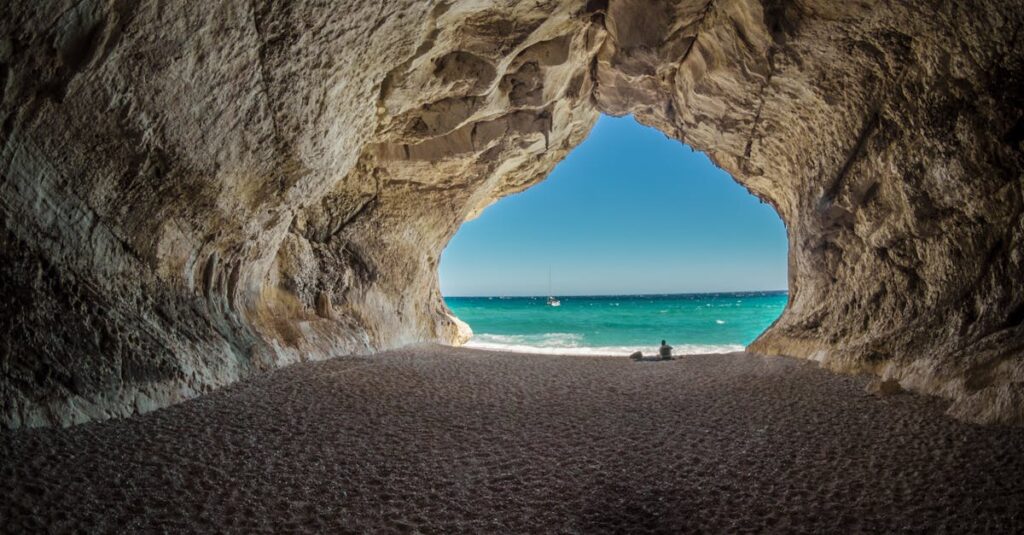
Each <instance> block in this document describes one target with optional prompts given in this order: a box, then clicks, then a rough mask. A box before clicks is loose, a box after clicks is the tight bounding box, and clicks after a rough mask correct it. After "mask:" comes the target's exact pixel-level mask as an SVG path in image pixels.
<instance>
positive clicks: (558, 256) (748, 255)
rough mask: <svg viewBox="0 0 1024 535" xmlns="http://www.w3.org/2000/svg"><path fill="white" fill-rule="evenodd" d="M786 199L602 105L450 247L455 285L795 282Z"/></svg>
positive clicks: (619, 289)
mask: <svg viewBox="0 0 1024 535" xmlns="http://www.w3.org/2000/svg"><path fill="white" fill-rule="evenodd" d="M786 247H787V245H786V229H785V227H784V226H783V225H782V221H781V220H780V219H779V216H778V215H777V214H776V213H775V210H774V209H773V208H772V207H771V206H770V205H768V204H762V203H761V201H760V200H758V199H757V198H756V197H754V196H753V195H751V194H750V193H748V192H747V190H746V189H744V188H743V187H742V186H740V185H739V184H737V183H736V182H735V181H734V180H733V179H732V178H731V177H730V176H729V175H728V173H726V172H725V171H722V170H721V169H718V168H717V167H715V165H714V164H712V163H711V161H710V160H709V159H708V158H707V156H705V155H704V154H703V153H699V152H696V151H694V150H692V149H691V148H690V147H688V146H686V145H684V144H682V143H680V142H678V141H675V140H673V139H670V138H668V137H666V136H665V135H663V134H662V133H660V132H658V131H657V130H654V129H653V128H648V127H646V126H642V125H640V124H639V123H637V122H636V121H634V120H633V118H632V117H625V118H614V117H607V116H602V117H601V118H600V119H599V120H598V122H597V125H596V126H595V127H594V129H593V131H591V133H590V136H589V137H588V138H587V139H586V140H585V141H584V142H583V143H582V144H580V146H579V147H577V148H576V149H575V150H573V151H572V152H571V153H570V154H569V155H568V157H566V159H565V160H564V161H562V162H561V163H560V164H558V166H557V167H555V170H554V171H553V172H552V173H551V175H550V176H549V177H548V178H547V179H546V180H544V181H543V182H541V183H540V184H537V185H536V186H533V187H532V188H530V189H528V190H526V191H524V192H522V193H519V194H516V195H512V196H509V197H505V198H504V199H501V200H500V201H498V202H497V203H495V204H494V205H492V206H491V207H490V208H488V209H487V210H485V211H484V213H483V214H482V215H481V216H480V217H479V218H477V219H475V220H473V221H468V222H466V223H464V224H463V225H462V228H461V229H460V230H459V232H458V233H457V234H456V235H455V238H454V239H452V241H451V243H449V244H448V247H447V248H446V249H445V251H444V254H443V255H442V257H441V267H440V277H441V292H442V293H443V294H444V295H446V296H494V295H509V296H513V295H547V293H548V268H549V266H550V269H551V272H552V285H553V290H552V292H553V293H554V294H555V295H560V296H565V295H615V294H639V293H689V292H716V291H742V290H784V289H786Z"/></svg>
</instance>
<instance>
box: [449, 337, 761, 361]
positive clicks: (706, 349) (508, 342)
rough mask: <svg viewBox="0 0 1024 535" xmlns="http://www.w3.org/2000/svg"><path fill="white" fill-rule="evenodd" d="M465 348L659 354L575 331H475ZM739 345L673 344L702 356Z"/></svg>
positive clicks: (653, 348)
mask: <svg viewBox="0 0 1024 535" xmlns="http://www.w3.org/2000/svg"><path fill="white" fill-rule="evenodd" d="M466 347H470V348H474V349H485V350H489V351H505V352H512V353H534V354H541V355H586V356H628V355H630V354H632V353H633V352H634V351H642V352H643V354H644V355H657V354H658V347H657V346H586V345H583V336H582V335H579V334H575V333H544V334H537V335H528V334H484V333H481V334H476V335H474V336H473V338H472V339H470V341H469V342H467V343H466ZM744 349H745V348H744V347H743V346H742V345H740V344H722V345H711V344H677V345H674V346H673V347H672V353H673V354H675V355H700V354H707V353H734V352H736V351H743V350H744Z"/></svg>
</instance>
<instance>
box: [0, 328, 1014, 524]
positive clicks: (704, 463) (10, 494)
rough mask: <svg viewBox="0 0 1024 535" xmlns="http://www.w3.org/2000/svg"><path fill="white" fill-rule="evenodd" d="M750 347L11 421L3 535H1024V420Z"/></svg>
mask: <svg viewBox="0 0 1024 535" xmlns="http://www.w3.org/2000/svg"><path fill="white" fill-rule="evenodd" d="M866 383H867V379H866V378H858V377H850V376H843V375H834V374H831V373H828V372H826V371H823V370H821V369H818V368H817V367H816V366H815V365H814V364H813V363H810V362H805V361H798V360H791V359H786V358H761V357H756V356H752V355H747V354H743V353H737V354H729V355H707V356H691V357H683V358H680V359H678V360H674V361H667V362H633V361H630V360H629V359H627V358H600V357H557V356H543V355H521V354H509V353H487V352H483V351H479V350H470V349H453V348H447V347H439V346H423V347H416V348H410V349H404V350H397V351H391V352H388V353H383V354H380V355H375V356H372V357H367V358H345V359H336V360H331V361H326V362H317V363H307V364H299V365H295V366H291V367H289V368H286V369H283V370H279V371H276V372H273V373H269V374H267V375H264V376H261V377H258V378H255V379H252V380H248V381H244V382H242V383H239V384H236V385H234V386H231V387H228V388H224V389H222V390H219V391H217V392H214V393H212V394H210V395H207V396H204V397H202V398H199V399H196V400H193V401H189V402H186V403H182V404H179V405H176V406H173V407H170V408H167V409H164V410H160V411H156V412H153V413H150V414H146V415H143V416H140V417H136V418H130V419H126V420H117V421H108V422H102V423H92V424H85V425H81V426H77V427H73V428H69V429H40V430H25V431H18V432H13V433H10V432H8V433H5V434H2V435H0V485H2V491H0V493H2V498H3V499H2V504H0V519H2V522H0V531H3V532H21V531H37V530H41V529H43V528H44V527H47V526H48V527H51V528H52V529H54V530H56V531H67V530H74V529H78V528H81V529H83V530H86V531H90V532H114V531H118V532H123V531H145V532H151V531H169V532H182V531H190V532H191V531H200V532H205V531H209V532H221V531H233V532H245V533H251V532H260V531H276V532H300V531H327V532H364V531H385V532H397V533H404V532H425V533H441V532H445V533H447V532H476V533H480V532H562V533H598V532H625V531H628V532H632V533H662V532H686V531H704V532H723V531H724V532H744V531H750V532H755V531H756V532H761V531H786V532H792V531H798V532H801V531H802V532H811V531H813V532H836V531H841V532H854V531H873V532H891V531H903V530H906V531H936V530H938V531H956V532H962V531H990V532H1002V533H1008V532H1013V531H1021V530H1024V477H1021V476H1022V474H1024V429H1016V428H999V427H978V426H972V425H966V424H962V423H959V422H957V421H955V420H952V419H950V418H948V417H946V416H945V415H944V414H943V410H944V408H945V404H944V402H942V401H941V400H938V399H934V398H928V397H922V396H915V395H897V396H890V397H876V396H873V395H869V394H867V393H865V391H864V387H865V385H866Z"/></svg>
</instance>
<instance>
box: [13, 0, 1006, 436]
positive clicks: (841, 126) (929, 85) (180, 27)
mask: <svg viewBox="0 0 1024 535" xmlns="http://www.w3.org/2000/svg"><path fill="white" fill-rule="evenodd" d="M1022 8H1024V5H1022V3H1021V2H1020V1H1019V0H1018V1H1003V2H1000V1H984V2H983V1H967V2H927V1H923V0H920V1H915V0H905V1H900V2H886V3H883V2H872V1H861V2H828V1H824V0H803V1H796V0H794V1H786V0H762V1H758V0H732V1H729V0H725V1H710V2H708V1H706V0H679V1H670V0H643V1H641V0H608V1H601V0H589V1H584V0H579V1H562V2H558V1H540V2H534V1H531V2H514V1H504V2H503V1H497V0H495V1H491V2H480V1H468V0H467V1H454V2H420V1H413V0H408V1H404V2H403V1H392V2H371V1H369V0H362V1H359V0H352V1H348V2H341V3H334V2H329V3H313V2H264V1H256V2H237V1H226V0H225V1H210V2H193V3H170V4H167V3H160V2H130V1H120V0H74V1H72V0H63V1H57V0H55V1H52V2H32V1H27V0H26V1H19V0H15V1H13V2H8V3H7V4H5V6H4V8H3V11H4V13H3V14H4V16H3V17H0V91H2V94H0V99H2V103H0V225H2V228H0V243H2V244H3V247H2V249H0V295H2V297H0V328H2V333H3V343H2V345H0V350H2V351H3V353H2V355H0V362H2V376H0V388H2V403H3V406H2V411H0V420H2V422H3V423H4V425H6V426H13V427H18V426H26V425H29V426H31V425H45V424H67V423H73V422H79V421H85V420H89V419H97V418H105V417H110V416H118V415H127V414H132V413H135V412H143V411H146V410H149V409H152V408H154V407H159V406H163V405H167V404H169V403H171V402H174V401H177V400H180V399H184V398H188V397H192V396H194V395H197V394H199V393H202V392H204V391H206V390H208V389H210V388H212V387H216V386H219V385H223V384H226V383H230V382H232V381H235V380H237V379H238V378H239V377H243V376H246V375H249V374H252V373H254V372H258V371H261V370H267V369H272V368H275V367H278V366H281V365H283V364H287V363H291V362H295V361H299V360H305V359H319V358H325V357H330V356H336V355H350V354H364V353H369V352H372V351H376V350H381V349H386V348H392V347H396V346H400V345H403V344H406V343H409V342H415V341H423V340H441V341H452V340H456V339H457V338H458V337H459V336H460V334H459V328H458V325H457V323H456V322H455V321H454V320H453V318H451V317H450V315H449V313H448V311H447V309H446V308H445V306H444V304H443V302H442V300H441V298H440V294H439V292H438V289H437V280H436V277H437V274H436V268H437V262H438V256H439V254H440V251H441V250H442V248H443V247H444V245H445V244H446V243H447V241H448V240H449V239H450V238H451V236H452V235H453V234H454V232H455V231H456V229H457V228H458V226H459V225H460V224H461V223H462V222H463V221H464V220H466V219H467V218H471V217H473V216H474V215H475V214H477V213H479V211H480V210H482V209H483V208H485V207H486V206H487V205H488V204H490V203H491V202H493V201H494V200H495V199H497V198H500V197H501V196H503V195H507V194H509V193H512V192H515V191H520V190H522V189H524V188H526V187H529V186H530V185H532V184H534V183H536V182H538V181H540V180H542V179H543V178H544V176H546V174H547V173H548V172H549V171H550V169H551V168H552V167H553V166H554V165H555V164H556V163H557V162H558V161H559V160H560V159H561V158H563V157H564V156H565V154H566V153H567V152H568V151H569V150H571V149H572V147H573V146H575V145H576V144H577V143H579V142H580V141H581V140H582V139H583V138H584V136H585V135H586V133H587V131H588V129H589V128H590V126H591V125H592V124H593V121H594V120H595V119H596V117H597V114H598V113H599V112H605V113H611V114H625V113H633V114H635V116H636V117H637V118H638V119H639V120H640V121H641V122H644V123H646V124H649V125H652V126H654V127H656V128H658V129H660V130H662V131H663V132H665V133H666V134H667V135H669V136H672V137H675V138H677V139H680V140H683V141H685V142H686V143H689V144H690V145H691V146H693V147H694V148H696V149H698V150H702V151H705V152H707V153H708V154H709V155H710V156H711V157H712V159H713V160H714V161H715V162H716V163H718V165H720V166H721V167H722V168H724V169H725V170H727V171H729V172H730V173H731V174H732V175H733V176H734V177H735V178H736V180H738V181H739V182H740V183H742V184H743V185H745V186H746V187H747V188H748V189H750V191H751V192H753V193H754V194H756V195H758V196H759V197H761V198H762V199H764V200H765V201H766V202H769V203H771V204H772V205H773V206H774V207H775V208H776V209H777V210H778V212H779V214H780V215H781V216H782V218H783V219H784V220H785V222H786V224H787V227H788V229H789V236H790V251H791V252H790V259H791V261H790V275H791V280H790V304H789V307H788V308H787V310H786V312H785V313H784V314H783V316H782V317H781V318H780V319H779V321H778V322H776V324H775V325H774V326H773V327H772V328H771V329H770V330H769V331H767V332H766V333H765V334H764V335H763V336H762V337H761V338H760V339H758V340H757V341H756V342H755V343H754V344H753V345H752V346H751V350H753V351H757V352H761V353H775V354H787V355H793V356H798V357H806V358H812V359H815V360H817V361H819V362H821V363H823V365H825V366H828V367H830V368H832V369H835V370H841V371H869V372H872V373H875V374H877V375H880V376H882V377H883V378H885V379H889V380H896V381H898V382H899V383H900V384H901V385H902V386H903V387H904V388H907V389H910V390H913V391H917V392H925V393H931V394H937V395H940V396H944V397H946V398H949V399H952V400H954V401H955V403H954V404H953V405H952V407H951V413H952V414H953V415H955V416H957V417H960V418H964V419H969V420H973V421H978V422H1001V423H1016V424H1021V423H1024V284H1021V282H1020V281H1021V280H1024V258H1022V256H1024V244H1022V239H1024V217H1022V204H1024V199H1022V169H1024V145H1022V143H1024V104H1022V103H1024V94H1022V93H1024V79H1022V78H1024V63H1022V62H1024V47H1022V46H1021V45H1020V41H1021V35H1022V34H1021V28H1022V21H1024V9H1022Z"/></svg>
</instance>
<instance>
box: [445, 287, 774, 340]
mask: <svg viewBox="0 0 1024 535" xmlns="http://www.w3.org/2000/svg"><path fill="white" fill-rule="evenodd" d="M560 299H561V302H562V305H561V306H559V307H551V306H548V305H547V301H546V298H545V297H448V298H445V302H447V303H448V307H449V308H451V310H452V312H454V313H455V315H456V316H458V317H459V318H460V319H462V320H463V321H465V322H466V323H468V324H469V326H470V327H472V328H473V333H474V335H473V339H472V340H470V342H469V344H467V345H469V346H472V347H479V348H484V349H497V350H509V351H525V352H534V353H554V354H594V355H622V354H629V353H632V352H633V351H637V350H641V351H643V352H644V353H645V354H652V353H654V352H656V348H657V346H658V344H659V343H660V342H661V340H662V339H665V340H667V341H668V343H669V345H671V346H673V347H674V348H675V353H676V354H684V353H724V352H729V351H740V350H742V349H743V348H744V347H745V346H746V345H747V344H749V343H750V342H752V341H753V340H754V339H755V338H757V336H758V335H759V334H761V333H762V332H763V331H764V330H765V329H767V328H768V326H769V325H771V324H772V322H773V321H775V319H776V318H778V317H779V314H781V313H782V309H783V308H785V306H786V299H787V294H786V292H740V293H713V294H681V295H621V296H581V297H562V298H560Z"/></svg>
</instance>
